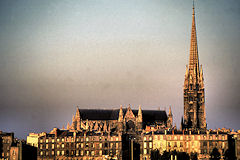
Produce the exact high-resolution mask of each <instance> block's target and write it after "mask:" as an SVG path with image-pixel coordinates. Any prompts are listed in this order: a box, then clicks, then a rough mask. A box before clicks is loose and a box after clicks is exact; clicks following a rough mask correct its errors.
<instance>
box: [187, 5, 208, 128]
mask: <svg viewBox="0 0 240 160" xmlns="http://www.w3.org/2000/svg"><path fill="white" fill-rule="evenodd" d="M204 90H205V89H204V79H203V71H202V66H201V67H200V69H199V58H198V46H197V33H196V23H195V9H194V3H193V12H192V33H191V44H190V55H189V66H186V73H185V80H184V87H183V92H184V93H183V94H184V95H183V96H184V123H183V127H184V128H188V129H191V130H203V131H204V130H206V128H207V125H206V115H205V92H204Z"/></svg>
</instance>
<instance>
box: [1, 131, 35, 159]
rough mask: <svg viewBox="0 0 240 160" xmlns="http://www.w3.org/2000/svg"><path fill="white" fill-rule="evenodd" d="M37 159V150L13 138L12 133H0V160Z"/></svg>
mask: <svg viewBox="0 0 240 160" xmlns="http://www.w3.org/2000/svg"><path fill="white" fill-rule="evenodd" d="M25 159H31V160H35V159H37V148H35V147H32V146H30V145H27V144H26V142H25V141H24V140H18V139H16V138H14V133H6V132H2V131H0V160H25Z"/></svg>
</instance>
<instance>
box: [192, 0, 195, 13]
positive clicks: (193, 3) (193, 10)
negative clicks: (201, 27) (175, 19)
mask: <svg viewBox="0 0 240 160" xmlns="http://www.w3.org/2000/svg"><path fill="white" fill-rule="evenodd" d="M192 5H193V7H192V9H193V13H192V14H193V15H195V6H194V0H193V4H192Z"/></svg>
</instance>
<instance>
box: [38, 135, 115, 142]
mask: <svg viewBox="0 0 240 160" xmlns="http://www.w3.org/2000/svg"><path fill="white" fill-rule="evenodd" d="M99 140H100V141H101V140H102V141H107V138H106V137H98V136H96V137H91V138H90V137H86V139H85V141H99ZM110 140H111V141H119V138H118V137H111V138H110ZM56 141H57V142H65V141H66V142H75V141H74V138H73V137H69V138H57V140H56ZM76 141H77V142H80V141H81V142H83V141H84V138H76ZM43 142H46V143H49V142H55V139H52V138H49V139H46V140H45V139H40V143H43Z"/></svg>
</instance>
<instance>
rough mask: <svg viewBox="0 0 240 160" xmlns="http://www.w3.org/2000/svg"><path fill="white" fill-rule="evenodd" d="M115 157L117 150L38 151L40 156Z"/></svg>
mask: <svg viewBox="0 0 240 160" xmlns="http://www.w3.org/2000/svg"><path fill="white" fill-rule="evenodd" d="M108 154H110V155H116V154H119V150H95V151H89V150H86V151H82V150H81V151H79V150H77V151H68V150H67V151H57V152H55V151H40V156H55V155H57V156H84V155H85V156H101V155H108Z"/></svg>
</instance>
